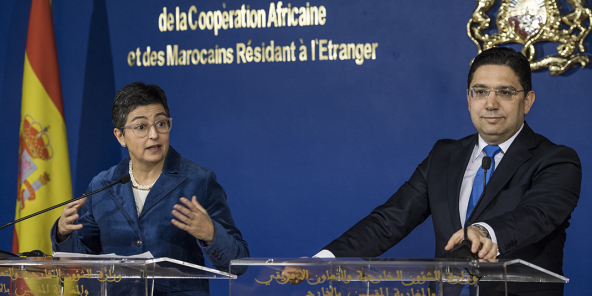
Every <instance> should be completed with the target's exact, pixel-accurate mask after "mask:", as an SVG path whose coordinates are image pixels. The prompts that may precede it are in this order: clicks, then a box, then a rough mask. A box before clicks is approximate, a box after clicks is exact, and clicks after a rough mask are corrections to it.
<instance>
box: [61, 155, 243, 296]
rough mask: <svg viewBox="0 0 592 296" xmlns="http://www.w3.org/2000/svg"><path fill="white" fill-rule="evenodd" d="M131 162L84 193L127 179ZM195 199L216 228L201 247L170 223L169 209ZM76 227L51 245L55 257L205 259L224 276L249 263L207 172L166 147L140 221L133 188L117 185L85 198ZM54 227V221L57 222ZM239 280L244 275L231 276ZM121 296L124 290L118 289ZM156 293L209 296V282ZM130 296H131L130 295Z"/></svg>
mask: <svg viewBox="0 0 592 296" xmlns="http://www.w3.org/2000/svg"><path fill="white" fill-rule="evenodd" d="M128 165H129V157H127V158H125V159H124V160H123V161H121V162H120V163H119V164H118V165H116V166H114V167H112V168H110V169H109V170H107V171H104V172H101V173H100V174H99V175H97V176H96V177H94V178H93V180H92V181H91V183H90V185H89V187H88V190H87V192H90V191H93V190H97V189H99V188H102V187H104V186H107V185H109V184H112V183H115V182H116V181H117V180H118V179H119V177H120V176H122V175H125V174H127V173H128ZM193 195H195V196H196V197H197V201H198V202H199V203H200V204H201V206H203V207H204V208H205V209H206V210H207V212H208V214H209V215H210V218H211V219H212V223H213V224H214V231H215V235H214V241H213V242H212V243H211V244H209V245H208V246H205V245H204V244H203V243H202V242H200V241H199V240H198V239H196V238H195V237H193V236H192V235H191V234H189V233H187V232H186V231H184V230H181V229H179V228H177V227H176V226H175V225H173V224H172V223H171V220H172V219H173V218H174V217H173V215H172V213H171V212H172V210H173V206H174V205H175V204H179V203H180V202H179V198H181V197H186V198H189V199H191V197H192V196H193ZM78 214H79V215H80V218H78V220H77V221H76V223H77V224H82V225H84V227H83V228H82V229H80V230H76V231H74V232H72V234H71V235H70V236H69V237H68V238H67V239H66V240H65V241H63V242H61V243H59V244H58V243H57V241H56V239H55V235H54V234H55V227H56V226H55V225H54V229H53V230H52V236H51V239H52V244H53V249H54V251H61V252H76V253H85V254H101V253H103V254H109V253H115V254H117V255H134V254H141V253H144V252H146V251H150V252H151V253H152V254H153V255H154V256H155V257H169V258H173V259H178V260H181V261H185V262H189V263H193V264H198V265H202V266H203V265H204V263H205V262H204V256H205V257H207V258H208V260H209V261H210V263H212V265H213V266H214V267H215V268H217V269H219V270H221V271H225V272H228V270H229V269H228V268H229V264H230V260H232V259H238V258H243V257H249V249H248V247H247V242H246V241H244V240H243V239H242V235H241V233H240V231H239V230H238V228H237V227H236V226H235V225H234V220H233V218H232V214H231V213H230V208H229V207H228V204H227V202H226V194H225V193H224V189H222V187H221V186H220V184H218V182H217V181H216V176H215V175H214V172H212V171H211V170H209V169H207V168H204V167H201V166H199V165H198V164H196V163H194V162H192V161H190V160H188V159H186V158H183V157H181V155H180V154H179V153H178V152H177V151H175V149H173V147H169V151H168V153H167V156H166V160H165V164H164V167H163V169H162V174H161V175H160V177H159V178H158V180H157V181H156V183H155V184H154V187H152V190H150V193H148V196H147V197H146V202H145V203H144V208H143V209H142V213H141V214H140V216H138V212H137V210H136V202H135V200H134V195H133V192H132V185H131V182H129V183H127V184H118V185H115V186H113V187H111V188H109V189H107V190H105V191H102V192H100V193H97V194H95V195H93V196H91V197H89V198H87V200H86V202H85V203H84V205H83V206H82V207H81V208H80V210H79V211H78ZM56 225H57V221H56ZM233 272H235V273H237V274H242V273H244V272H245V270H244V269H242V270H233ZM118 289H119V290H120V291H118V292H121V293H119V294H120V295H125V293H123V292H125V291H123V290H121V289H123V288H118ZM156 290H157V292H158V293H160V294H162V293H175V292H176V293H179V292H186V293H188V294H191V295H209V285H208V281H207V280H172V279H170V280H157V281H156ZM129 294H132V293H131V292H130V293H129Z"/></svg>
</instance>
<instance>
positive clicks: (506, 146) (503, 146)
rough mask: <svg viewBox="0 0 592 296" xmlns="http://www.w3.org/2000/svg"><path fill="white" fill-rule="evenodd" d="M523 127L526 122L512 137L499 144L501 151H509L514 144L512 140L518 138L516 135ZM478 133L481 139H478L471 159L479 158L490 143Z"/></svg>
mask: <svg viewBox="0 0 592 296" xmlns="http://www.w3.org/2000/svg"><path fill="white" fill-rule="evenodd" d="M522 128H524V122H523V123H522V126H521V127H520V129H519V130H518V131H517V132H516V133H515V134H514V135H513V136H512V137H510V138H509V139H507V140H506V141H505V142H503V143H501V144H499V145H498V146H499V147H500V148H501V149H502V151H501V153H503V154H505V153H506V151H508V149H509V148H510V145H512V142H514V139H516V136H518V134H519V133H520V132H521V131H522ZM477 135H478V136H479V141H477V144H476V145H475V149H474V150H473V156H472V157H471V161H475V160H477V158H478V157H479V156H480V155H481V152H482V151H483V148H485V146H487V145H489V144H487V143H485V140H483V138H481V135H479V134H477Z"/></svg>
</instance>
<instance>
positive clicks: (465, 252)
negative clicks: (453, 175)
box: [446, 156, 491, 261]
mask: <svg viewBox="0 0 592 296" xmlns="http://www.w3.org/2000/svg"><path fill="white" fill-rule="evenodd" d="M481 167H482V168H483V192H482V193H481V196H479V201H477V204H476V205H475V208H473V212H472V213H471V215H470V216H469V218H468V219H467V221H466V222H469V221H470V220H471V218H473V215H474V214H475V209H477V207H478V206H479V205H480V204H481V200H483V196H484V195H485V185H486V184H487V170H489V168H490V167H491V157H489V156H485V157H483V160H482V162H481ZM469 198H470V197H469ZM466 222H465V228H464V239H463V241H462V243H461V244H460V245H458V246H456V247H454V248H453V249H452V250H450V251H449V252H448V254H446V258H448V259H452V260H458V261H471V260H478V259H479V255H477V253H473V252H472V251H471V246H472V245H473V243H472V242H471V240H469V237H468V233H467V231H468V230H467V229H468V228H469V226H467V225H466Z"/></svg>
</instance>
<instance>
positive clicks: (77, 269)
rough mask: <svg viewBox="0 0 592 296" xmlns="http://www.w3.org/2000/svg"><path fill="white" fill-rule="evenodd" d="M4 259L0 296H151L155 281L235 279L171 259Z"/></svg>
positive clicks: (0, 279) (216, 271)
mask: <svg viewBox="0 0 592 296" xmlns="http://www.w3.org/2000/svg"><path fill="white" fill-rule="evenodd" d="M10 259H12V260H10ZM10 259H9V260H4V261H0V295H3V294H4V295H17V296H25V295H48V296H53V295H69V296H76V295H84V296H89V295H92V296H94V295H100V296H107V295H146V296H151V295H153V294H154V291H155V285H158V283H159V281H167V280H171V279H175V280H195V279H236V275H233V274H230V273H226V272H222V271H219V270H216V269H212V268H207V267H204V266H199V265H195V264H191V263H187V262H183V261H179V260H175V259H171V258H155V259H130V258H96V259H95V258H64V257H60V258H51V257H29V258H10ZM156 294H158V293H156Z"/></svg>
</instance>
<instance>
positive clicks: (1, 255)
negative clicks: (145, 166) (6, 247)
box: [0, 174, 130, 260]
mask: <svg viewBox="0 0 592 296" xmlns="http://www.w3.org/2000/svg"><path fill="white" fill-rule="evenodd" d="M129 181H130V175H129V174H126V175H123V176H121V177H120V178H119V180H117V182H115V183H113V184H109V185H107V186H105V187H103V188H100V189H97V190H95V191H93V192H89V193H85V194H83V195H81V196H79V197H77V198H73V199H71V200H69V201H65V202H63V203H60V204H57V205H55V206H52V207H49V208H47V209H44V210H41V211H39V212H36V213H33V214H31V215H28V216H25V217H22V218H20V219H16V220H14V221H12V222H8V223H6V224H4V225H2V226H0V229H3V228H6V227H8V226H10V225H14V224H16V223H18V222H21V221H24V220H27V219H29V218H32V217H35V216H37V215H40V214H43V213H45V212H48V211H51V210H53V209H56V208H59V207H61V206H64V205H67V204H69V203H71V202H75V201H77V200H79V199H83V198H86V197H89V196H91V195H93V194H96V193H99V192H101V191H103V190H105V189H108V188H111V187H113V186H115V185H117V184H119V183H121V184H125V183H127V182H129ZM22 255H25V256H33V257H47V255H45V254H44V253H43V252H41V251H39V250H33V251H31V252H25V253H22V254H20V255H19V254H13V253H10V252H6V251H3V250H0V260H4V259H6V258H10V257H19V256H22Z"/></svg>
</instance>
